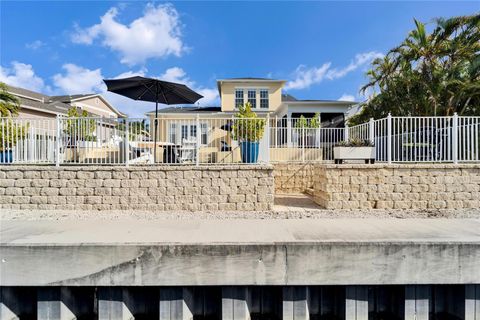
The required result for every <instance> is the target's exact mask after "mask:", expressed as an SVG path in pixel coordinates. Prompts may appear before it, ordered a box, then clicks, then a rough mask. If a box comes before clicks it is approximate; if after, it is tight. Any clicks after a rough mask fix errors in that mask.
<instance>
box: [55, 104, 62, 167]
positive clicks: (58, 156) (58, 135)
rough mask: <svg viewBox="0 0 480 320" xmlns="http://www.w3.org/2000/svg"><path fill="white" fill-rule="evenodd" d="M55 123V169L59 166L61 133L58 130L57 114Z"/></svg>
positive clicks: (58, 119)
mask: <svg viewBox="0 0 480 320" xmlns="http://www.w3.org/2000/svg"><path fill="white" fill-rule="evenodd" d="M56 121H57V133H56V136H57V137H56V138H57V139H56V144H55V155H56V157H55V165H56V166H57V167H59V166H60V133H61V130H60V116H59V115H58V114H57V118H56Z"/></svg>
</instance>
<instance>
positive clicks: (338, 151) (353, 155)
mask: <svg viewBox="0 0 480 320" xmlns="http://www.w3.org/2000/svg"><path fill="white" fill-rule="evenodd" d="M333 158H334V159H335V163H343V161H345V160H365V163H369V162H370V163H374V162H375V147H374V146H373V144H372V143H371V142H370V141H369V140H359V139H350V140H348V141H341V142H340V143H338V144H337V145H336V146H335V147H333Z"/></svg>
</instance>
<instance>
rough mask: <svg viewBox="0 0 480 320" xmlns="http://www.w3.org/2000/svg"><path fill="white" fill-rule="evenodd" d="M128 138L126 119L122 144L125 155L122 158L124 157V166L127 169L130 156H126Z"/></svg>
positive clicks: (126, 120)
mask: <svg viewBox="0 0 480 320" xmlns="http://www.w3.org/2000/svg"><path fill="white" fill-rule="evenodd" d="M129 138H130V137H129V136H128V119H126V118H125V139H124V143H123V144H124V145H125V147H124V153H125V154H124V157H125V166H127V167H128V161H129V160H130V159H129V157H130V156H129V154H128V149H129V145H128V144H129V141H128V140H129Z"/></svg>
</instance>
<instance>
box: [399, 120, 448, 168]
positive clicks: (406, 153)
mask: <svg viewBox="0 0 480 320" xmlns="http://www.w3.org/2000/svg"><path fill="white" fill-rule="evenodd" d="M399 139H400V141H401V143H402V144H401V145H402V151H403V154H402V157H403V159H408V160H410V161H433V160H434V159H436V158H438V157H439V151H440V148H441V145H442V143H443V141H442V140H443V137H442V135H441V134H439V133H438V130H437V129H436V128H435V127H423V128H419V129H418V130H416V131H415V132H413V133H411V134H410V135H407V137H406V138H403V137H400V138H399ZM404 139H405V141H402V140H404Z"/></svg>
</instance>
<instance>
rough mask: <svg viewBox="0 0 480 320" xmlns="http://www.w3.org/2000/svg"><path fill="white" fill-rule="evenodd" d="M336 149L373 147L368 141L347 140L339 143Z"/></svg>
mask: <svg viewBox="0 0 480 320" xmlns="http://www.w3.org/2000/svg"><path fill="white" fill-rule="evenodd" d="M336 147H373V143H372V142H371V141H370V140H361V139H349V140H348V141H340V142H339V143H337V144H336Z"/></svg>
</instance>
